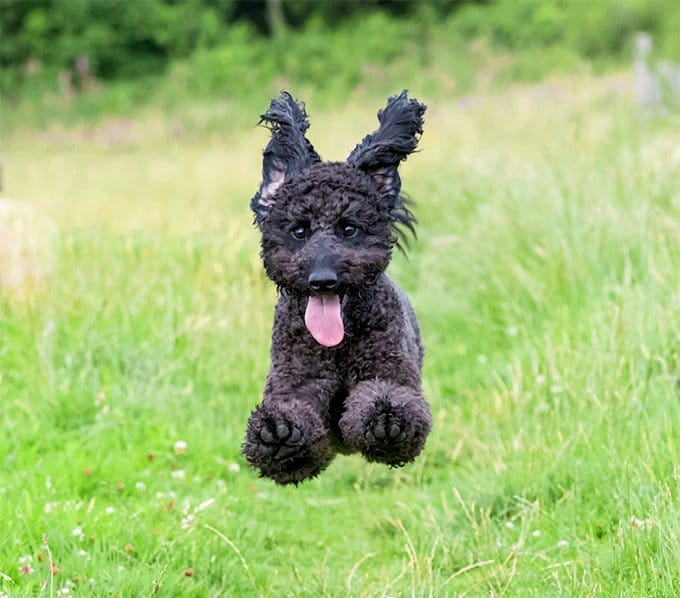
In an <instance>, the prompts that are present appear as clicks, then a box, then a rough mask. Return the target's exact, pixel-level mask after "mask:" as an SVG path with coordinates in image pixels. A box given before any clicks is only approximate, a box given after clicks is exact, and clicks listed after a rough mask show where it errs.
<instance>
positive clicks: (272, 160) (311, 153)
mask: <svg viewBox="0 0 680 598" xmlns="http://www.w3.org/2000/svg"><path fill="white" fill-rule="evenodd" d="M260 124H263V125H264V126H266V127H268V128H269V129H270V130H271V133H272V136H271V139H270V140H269V143H268V144H267V147H266V148H265V150H264V154H263V159H262V183H261V184H260V189H259V191H258V192H257V193H256V194H255V196H254V197H253V199H252V200H251V202H250V207H251V209H252V210H253V212H255V221H256V222H257V224H258V225H260V224H261V223H262V220H263V218H265V217H266V215H267V214H268V213H269V210H270V209H271V207H272V205H273V203H274V196H275V195H276V191H277V190H278V188H279V187H280V186H281V185H282V184H283V183H284V182H285V181H287V180H288V179H290V178H291V177H292V176H294V175H296V174H297V173H299V172H301V171H302V170H303V169H304V168H306V167H307V166H310V165H311V164H315V163H316V162H320V161H321V158H320V157H319V155H318V154H317V153H316V151H315V150H314V147H313V146H312V144H311V143H310V142H309V141H308V140H307V138H306V137H305V132H306V131H307V129H308V128H309V121H308V120H307V113H306V112H305V106H304V104H302V103H300V104H299V103H298V102H296V101H295V100H294V99H293V98H292V97H291V95H290V94H289V93H288V92H287V91H282V92H281V95H280V96H279V97H278V98H275V99H273V100H272V102H271V104H270V106H269V110H267V112H265V113H264V114H263V115H262V116H261V117H260Z"/></svg>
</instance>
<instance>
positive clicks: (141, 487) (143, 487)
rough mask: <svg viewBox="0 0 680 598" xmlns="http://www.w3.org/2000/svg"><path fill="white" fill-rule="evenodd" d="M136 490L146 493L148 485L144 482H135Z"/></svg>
mask: <svg viewBox="0 0 680 598" xmlns="http://www.w3.org/2000/svg"><path fill="white" fill-rule="evenodd" d="M135 489H137V490H139V491H140V492H144V491H145V490H146V484H145V483H144V482H135Z"/></svg>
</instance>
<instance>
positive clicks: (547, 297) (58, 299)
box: [0, 0, 680, 598]
mask: <svg viewBox="0 0 680 598" xmlns="http://www.w3.org/2000/svg"><path fill="white" fill-rule="evenodd" d="M679 32H680V2H678V1H677V0H593V1H589V2H585V1H578V0H573V1H572V0H545V1H541V0H496V1H465V0H436V1H426V0H421V1H406V0H393V1H383V0H363V1H361V0H356V1H343V0H336V1H333V0H325V1H321V2H312V1H306V0H268V1H241V0H184V1H182V0H0V136H1V140H0V174H1V177H0V179H1V183H2V187H1V189H0V406H1V408H0V430H2V433H3V442H2V443H0V522H2V524H1V526H0V527H1V528H2V533H1V534H0V597H3V598H4V596H15V595H16V596H23V595H37V594H41V595H42V594H43V593H45V592H47V591H49V592H50V595H53V594H54V593H55V592H57V591H58V592H59V595H62V596H63V595H70V594H71V593H78V592H79V593H81V594H83V595H88V596H89V595H93V596H96V595H111V594H113V595H120V596H140V595H147V594H149V593H151V592H153V593H157V592H161V593H165V594H166V595H192V596H193V595H195V596H219V595H222V596H232V595H233V596H241V595H243V596H253V595H263V596H269V595H281V596H284V595H285V596H292V595H296V596H297V595H300V596H315V597H316V596H341V595H358V596H402V595H410V596H449V595H451V596H453V595H485V596H497V595H514V596H530V595H536V596H555V595H570V596H589V595H596V594H603V595H609V596H624V595H636V596H673V595H677V594H678V591H677V590H678V588H679V587H680V578H679V577H678V575H680V540H679V539H680V471H679V470H678V463H680V430H679V429H678V425H679V422H680V401H678V389H680V382H679V381H680V340H679V339H680V317H679V315H678V314H679V313H680V296H679V295H678V289H680V242H679V241H678V240H679V239H680V111H679V110H678V108H679V107H680V34H679ZM404 88H407V89H408V90H409V93H410V95H411V96H412V97H415V98H418V99H419V100H420V101H422V102H424V103H426V104H427V105H428V111H427V114H426V124H425V132H424V135H423V137H422V139H421V142H420V144H419V150H420V151H419V152H418V153H416V154H414V155H413V156H411V157H410V158H409V160H408V161H407V162H406V163H405V164H403V166H402V180H403V184H404V189H405V191H406V192H407V193H408V194H409V195H410V196H411V197H412V198H413V199H414V200H415V208H414V211H415V214H416V216H417V218H418V221H419V222H418V238H417V239H414V240H413V241H412V242H411V244H410V248H409V249H408V251H407V252H406V255H402V254H400V253H397V254H396V255H395V256H394V259H393V262H392V264H391V266H390V270H389V271H390V273H391V275H393V276H394V277H395V278H396V279H397V280H398V281H399V283H400V284H401V285H402V286H403V287H404V289H405V290H406V291H407V293H408V295H409V297H410V298H411V300H412V302H413V304H414V306H415V308H416V311H417V313H418V316H419V321H420V324H421V328H422V331H423V337H424V341H425V345H426V347H427V354H426V361H425V369H424V379H423V389H424V393H425V396H426V397H427V399H428V401H429V402H430V404H431V406H432V412H433V417H434V428H433V432H432V435H431V437H430V439H429V440H428V444H427V447H426V449H425V451H424V452H423V454H422V455H421V456H420V457H419V458H418V459H417V460H416V462H415V463H413V464H410V465H408V466H406V467H405V468H403V469H399V470H389V469H387V468H385V467H381V466H375V465H370V464H367V463H366V462H365V461H364V460H362V459H361V458H360V457H358V456H356V455H355V456H351V457H341V458H338V459H336V461H335V462H334V463H333V464H332V465H331V466H330V467H329V468H328V470H327V471H326V472H324V474H323V475H322V476H320V477H319V478H318V479H315V480H313V481H310V482H308V483H305V484H304V485H302V486H301V487H299V488H280V487H277V486H274V485H273V484H272V483H271V482H269V481H267V480H260V479H258V478H256V477H255V475H254V474H253V472H251V471H249V470H248V469H247V466H246V464H245V462H244V460H243V459H242V457H241V456H240V453H239V451H240V444H241V441H242V437H243V433H244V430H245V424H246V421H247V418H248V415H249V413H250V411H251V410H252V409H253V408H254V406H255V404H256V403H257V402H258V401H259V400H260V396H261V392H262V387H263V383H264V379H265V376H266V373H267V369H268V361H269V357H268V350H269V338H270V333H271V322H272V314H273V306H274V304H275V301H276V289H275V288H273V285H272V284H271V283H270V282H269V281H268V280H267V279H266V276H265V274H264V272H263V269H262V266H261V263H260V259H259V255H258V250H259V247H258V243H259V238H258V233H257V231H256V230H255V228H254V227H253V225H252V214H251V213H250V210H249V201H250V198H251V197H252V195H253V194H254V193H255V191H256V190H257V188H258V186H259V182H260V173H261V158H262V154H261V152H262V149H263V147H264V146H265V144H266V142H267V138H268V132H267V131H266V130H265V129H263V128H258V127H257V123H258V120H259V115H260V114H262V113H263V112H264V111H265V110H266V108H267V106H268V105H269V102H270V99H271V98H272V97H274V96H276V95H278V93H279V91H280V90H281V89H287V90H288V91H290V92H291V93H292V95H293V96H294V97H296V98H298V99H299V100H302V101H304V102H306V105H307V110H308V113H309V115H310V120H311V128H310V130H309V132H308V136H309V139H310V140H311V141H312V143H313V144H314V145H315V148H316V149H317V150H318V151H319V153H320V154H321V155H322V156H323V157H324V158H325V159H329V160H343V159H344V158H345V157H346V156H347V154H348V153H349V152H350V150H351V149H352V148H353V147H354V145H355V144H356V143H357V142H358V141H359V140H360V139H361V138H362V137H363V136H364V135H366V134H367V133H369V132H371V131H373V130H374V129H375V128H376V125H377V119H376V112H377V110H378V109H379V108H381V107H382V106H384V105H385V100H386V98H387V97H388V96H390V95H392V94H394V93H397V92H399V91H401V90H402V89H404Z"/></svg>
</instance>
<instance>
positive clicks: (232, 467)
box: [228, 463, 241, 473]
mask: <svg viewBox="0 0 680 598" xmlns="http://www.w3.org/2000/svg"><path fill="white" fill-rule="evenodd" d="M228 469H229V471H231V473H238V472H239V471H241V466H240V465H239V464H238V463H229V467H228Z"/></svg>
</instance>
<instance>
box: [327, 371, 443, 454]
mask: <svg viewBox="0 0 680 598" xmlns="http://www.w3.org/2000/svg"><path fill="white" fill-rule="evenodd" d="M339 425H340V431H341V433H342V436H343V440H344V442H345V443H346V445H347V446H348V447H349V448H350V449H351V450H355V451H359V452H361V453H362V454H363V455H364V457H365V458H366V459H367V460H368V461H378V462H380V463H385V464H387V465H390V466H392V467H401V466H402V465H405V464H406V463H408V462H410V461H413V459H415V458H416V456H417V455H418V454H419V453H420V451H421V450H422V449H423V446H424V445H425V440H426V438H427V435H428V434H429V432H430V426H431V419H430V411H429V409H428V407H427V404H426V403H425V401H424V400H423V398H422V395H420V393H419V392H418V391H416V390H414V389H411V388H408V387H405V386H400V385H395V384H391V383H389V382H383V381H378V380H375V381H370V382H363V383H361V384H360V385H358V386H357V387H356V388H355V389H354V391H352V393H350V396H349V397H348V399H347V401H346V410H345V413H344V414H343V416H342V417H341V418H340V424H339Z"/></svg>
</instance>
